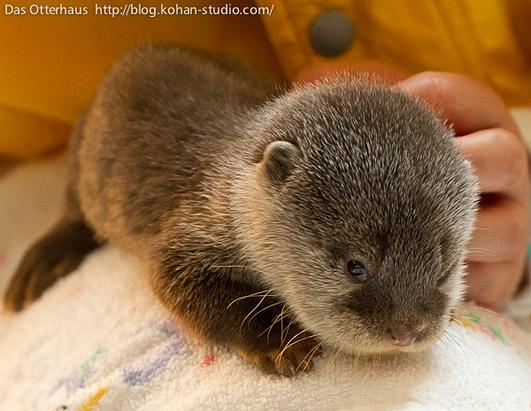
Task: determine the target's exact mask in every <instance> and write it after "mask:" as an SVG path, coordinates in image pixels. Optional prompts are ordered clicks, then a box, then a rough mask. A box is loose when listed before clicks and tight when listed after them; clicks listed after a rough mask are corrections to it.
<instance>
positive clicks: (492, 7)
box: [0, 0, 531, 158]
mask: <svg viewBox="0 0 531 411" xmlns="http://www.w3.org/2000/svg"><path fill="white" fill-rule="evenodd" d="M32 3H33V2H30V1H28V2H12V4H18V5H25V6H26V8H28V7H29V5H30V4H32ZM59 3H63V4H65V5H68V6H72V7H73V6H83V7H87V10H88V14H87V15H85V16H67V15H60V16H57V15H55V16H53V15H47V16H43V15H31V14H30V13H29V10H26V11H27V13H26V15H15V14H14V13H12V10H6V9H4V10H0V125H1V126H0V155H4V156H14V157H23V158H24V157H25V158H29V157H35V156H38V155H42V154H44V153H47V152H51V151H55V150H57V149H58V148H60V147H62V146H63V145H64V143H65V141H66V139H67V137H68V133H69V130H70V128H71V126H72V124H73V123H74V121H75V120H76V117H77V116H78V115H79V113H80V111H81V110H82V109H83V108H84V107H86V106H87V104H89V102H90V99H91V97H92V95H93V93H94V90H95V88H96V87H97V84H98V82H99V81H100V79H101V77H102V75H103V73H104V71H105V69H106V68H107V67H108V65H109V64H110V63H111V62H112V61H113V60H114V59H115V58H117V57H118V56H119V54H120V53H121V52H122V51H123V49H124V48H126V47H129V46H132V45H134V44H135V43H138V42H140V41H143V40H147V39H162V40H175V41H180V42H184V43H187V44H190V45H193V46H197V47H203V48H208V49H211V50H219V51H227V52H230V53H233V54H236V55H239V56H241V57H242V58H244V59H246V60H248V61H249V62H250V63H252V64H254V65H256V66H258V67H260V68H262V70H264V71H266V72H270V73H271V74H273V75H275V76H277V77H278V78H284V79H285V80H290V79H292V78H293V77H294V76H295V74H296V73H297V72H298V71H299V70H301V69H302V68H303V67H305V66H308V65H311V64H315V63H319V62H330V61H332V62H335V61H360V60H364V59H372V60H374V59H376V60H379V61H381V62H383V63H388V64H391V65H394V66H395V67H397V68H401V69H403V70H405V71H406V72H410V73H414V72H419V71H424V70H444V71H454V72H461V73H465V74H468V75H471V76H473V77H476V78H478V79H480V80H482V81H484V82H486V83H488V84H490V86H491V87H493V88H494V89H495V90H496V91H498V92H499V93H500V95H501V96H502V97H503V98H504V99H505V101H506V102H507V103H508V104H510V105H531V29H530V28H529V22H530V21H531V2H529V1H527V0H506V1H504V0H481V1H480V0H444V1H443V0H415V1H414V0H401V1H398V0H397V1H390V0H352V1H349V0H284V1H282V0H259V1H257V2H256V4H254V3H253V2H251V1H248V0H245V1H242V0H240V1H236V0H234V1H232V2H228V1H225V0H221V1H219V0H210V1H208V0H207V1H194V2H181V3H180V4H182V5H185V6H192V5H193V6H196V7H201V6H208V5H213V6H220V7H221V6H223V5H225V4H226V3H227V4H228V3H230V4H231V6H233V7H234V6H236V7H240V8H243V7H249V6H267V7H270V10H271V7H272V11H271V12H270V14H269V15H267V14H265V15H261V16H234V15H232V16H222V15H215V16H212V15H211V16H203V15H195V16H190V15H180V16H157V17H155V18H151V17H148V16H127V17H126V16H116V17H114V18H113V17H110V16H104V15H96V14H95V9H94V3H92V2H88V1H80V0H70V1H68V2H59V1H57V2H47V4H50V5H53V4H59ZM138 3H142V4H143V5H144V6H147V7H158V6H159V5H160V4H161V3H165V4H170V3H171V4H175V2H165V1H160V0H155V1H151V0H145V1H142V2H132V4H138ZM107 4H111V5H123V4H124V2H117V1H108V2H107ZM2 7H5V3H4V4H3V5H2ZM330 12H332V14H334V15H335V17H337V16H339V23H340V24H346V25H347V26H348V27H349V28H350V30H351V34H352V35H351V36H350V38H349V39H347V40H346V43H345V42H343V44H341V45H340V49H341V50H340V52H339V53H338V52H337V50H336V51H335V52H334V53H332V54H334V55H331V53H327V52H326V50H325V52H324V53H323V50H322V49H321V48H322V47H321V48H320V47H319V45H318V44H316V40H315V36H317V37H318V38H321V39H322V38H323V37H324V38H325V39H326V38H327V37H326V36H327V35H329V34H330V33H332V35H333V33H334V26H336V25H337V24H339V23H337V21H338V20H337V19H335V20H334V19H332V20H330V19H328V20H327V19H326V18H323V17H322V16H323V15H325V14H327V13H330ZM316 33H317V34H316ZM317 42H318V41H317ZM321 46H322V41H321ZM325 49H326V42H325Z"/></svg>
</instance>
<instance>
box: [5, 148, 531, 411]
mask: <svg viewBox="0 0 531 411" xmlns="http://www.w3.org/2000/svg"><path fill="white" fill-rule="evenodd" d="M64 177H65V161H64V159H62V158H59V159H55V160H53V161H47V162H44V163H39V164H32V165H27V166H24V167H22V168H19V169H17V170H15V171H14V172H13V173H11V174H10V175H8V176H7V177H5V178H3V179H2V180H0V227H1V232H0V292H2V293H3V292H4V290H5V287H6V284H7V280H8V277H9V276H10V275H11V274H12V272H13V270H14V268H15V267H16V265H17V263H18V261H19V259H20V258H21V255H22V253H23V251H24V250H25V248H26V247H27V246H28V245H29V244H30V243H31V242H32V241H33V240H34V239H35V238H36V237H38V236H39V235H41V234H42V233H43V232H44V231H45V230H46V229H47V228H48V227H50V226H51V225H52V224H53V222H54V220H55V219H57V218H58V216H59V213H60V202H61V197H62V192H63V189H64ZM142 274H143V273H142V272H141V268H140V266H139V263H138V261H136V260H135V258H134V257H132V256H129V255H126V254H124V253H122V252H121V251H119V250H117V249H116V248H114V247H111V246H107V247H105V248H103V249H101V250H98V251H96V252H95V253H93V254H92V255H90V256H89V257H88V258H87V259H86V260H85V262H84V263H83V264H82V265H81V267H80V268H79V269H78V270H77V271H76V272H74V273H72V274H71V275H69V276H68V277H66V278H65V279H64V280H62V281H60V282H59V283H58V284H56V285H55V286H54V287H52V288H51V289H50V290H49V291H48V292H46V293H45V295H44V296H43V297H42V298H41V299H40V300H38V301H37V302H36V303H34V304H33V305H31V306H30V307H29V308H28V309H27V310H25V311H23V312H22V313H20V314H16V315H13V314H8V313H2V314H1V315H0V410H1V411H18V410H21V411H31V410H46V411H51V410H85V411H88V410H124V411H126V410H150V411H151V410H153V411H154V410H156V411H164V410H196V409H205V410H215V409H219V410H277V409H278V410H306V409H307V410H338V409H349V410H368V409H369V410H420V409H430V410H432V409H433V410H448V409H459V410H466V409H470V410H497V411H498V410H529V409H530V408H531V361H530V358H531V338H530V335H529V334H527V333H525V332H523V331H522V330H521V329H520V328H518V327H517V326H515V325H514V324H513V323H512V321H511V320H509V319H508V318H507V317H505V316H496V315H493V314H491V313H489V312H485V311H482V310H479V309H477V308H474V307H464V308H463V309H462V310H461V311H460V316H459V317H458V320H459V322H460V324H458V323H454V324H453V325H451V327H450V329H449V333H448V337H446V338H444V339H443V340H441V341H440V342H439V343H437V344H436V345H435V346H434V347H433V348H432V349H431V350H430V351H428V352H427V353H425V354H421V355H415V356H403V357H394V358H391V359H388V360H385V361H382V362H381V363H378V364H376V363H360V362H356V361H355V360H354V359H353V358H350V357H348V356H344V355H338V356H335V355H331V354H330V353H329V352H326V351H325V353H324V355H323V356H322V357H320V358H318V359H317V360H316V362H315V367H314V370H313V371H312V372H310V373H309V374H306V375H303V376H300V377H296V378H293V379H286V378H281V377H272V376H265V375H262V374H261V373H260V372H259V371H257V370H256V369H254V368H253V367H252V366H249V365H247V364H246V363H244V362H243V361H242V360H240V359H239V357H238V356H236V355H234V354H232V353H230V352H226V351H225V350H220V349H218V350H216V351H209V350H208V349H207V348H206V347H202V346H197V345H194V344H193V343H190V342H187V340H186V336H185V335H183V333H182V332H181V330H180V329H179V328H177V326H176V325H175V324H173V323H172V321H171V320H170V319H169V316H168V314H167V313H166V311H165V310H164V308H163V307H162V306H161V305H160V304H159V303H158V302H157V300H156V299H155V297H154V296H153V295H152V293H151V291H150V290H149V288H148V285H147V283H146V279H145V276H144V275H142Z"/></svg>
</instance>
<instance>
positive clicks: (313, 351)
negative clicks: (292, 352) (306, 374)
mask: <svg viewBox="0 0 531 411" xmlns="http://www.w3.org/2000/svg"><path fill="white" fill-rule="evenodd" d="M320 347H321V343H320V342H318V343H317V344H315V347H313V348H312V349H311V350H310V351H308V354H306V355H305V356H304V358H303V359H302V360H301V361H300V362H299V365H297V368H295V372H297V371H299V368H300V367H301V365H302V364H303V363H304V368H303V369H306V368H308V364H310V361H311V360H312V358H313V357H314V356H315V354H316V353H317V351H319V348H320ZM308 356H310V358H308ZM306 358H308V360H307V361H306Z"/></svg>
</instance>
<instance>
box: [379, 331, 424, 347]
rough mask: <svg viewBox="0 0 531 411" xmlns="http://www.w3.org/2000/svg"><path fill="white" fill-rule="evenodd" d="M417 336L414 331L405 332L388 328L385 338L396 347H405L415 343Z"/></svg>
mask: <svg viewBox="0 0 531 411" xmlns="http://www.w3.org/2000/svg"><path fill="white" fill-rule="evenodd" d="M417 337H418V334H417V333H416V332H415V331H410V330H405V329H402V328H389V329H388V330H387V338H388V339H389V342H390V343H391V344H393V345H396V346H398V347H407V346H408V345H411V344H413V343H414V342H415V340H416V339H417Z"/></svg>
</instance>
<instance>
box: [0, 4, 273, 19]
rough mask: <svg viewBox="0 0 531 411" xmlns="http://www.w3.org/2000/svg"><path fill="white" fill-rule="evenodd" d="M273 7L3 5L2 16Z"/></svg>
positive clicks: (242, 11)
mask: <svg viewBox="0 0 531 411" xmlns="http://www.w3.org/2000/svg"><path fill="white" fill-rule="evenodd" d="M273 10H274V5H272V6H270V7H265V6H262V7H257V6H246V7H238V6H233V5H232V4H230V3H226V4H225V5H223V6H212V5H208V6H203V7H196V6H181V5H179V4H174V5H165V4H159V5H157V6H145V5H142V4H133V3H128V4H123V5H121V6H111V5H108V4H105V5H101V4H97V3H95V4H94V5H93V6H92V7H89V6H65V5H63V4H59V5H54V6H50V5H47V4H39V3H34V4H31V5H29V6H15V5H13V4H9V3H8V4H4V10H3V11H4V14H5V15H6V16H25V15H31V16H60V15H70V16H86V15H89V14H90V13H91V11H92V12H93V13H94V14H95V15H100V16H110V17H118V16H147V17H157V16H175V15H260V14H267V15H271V14H272V12H273Z"/></svg>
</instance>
